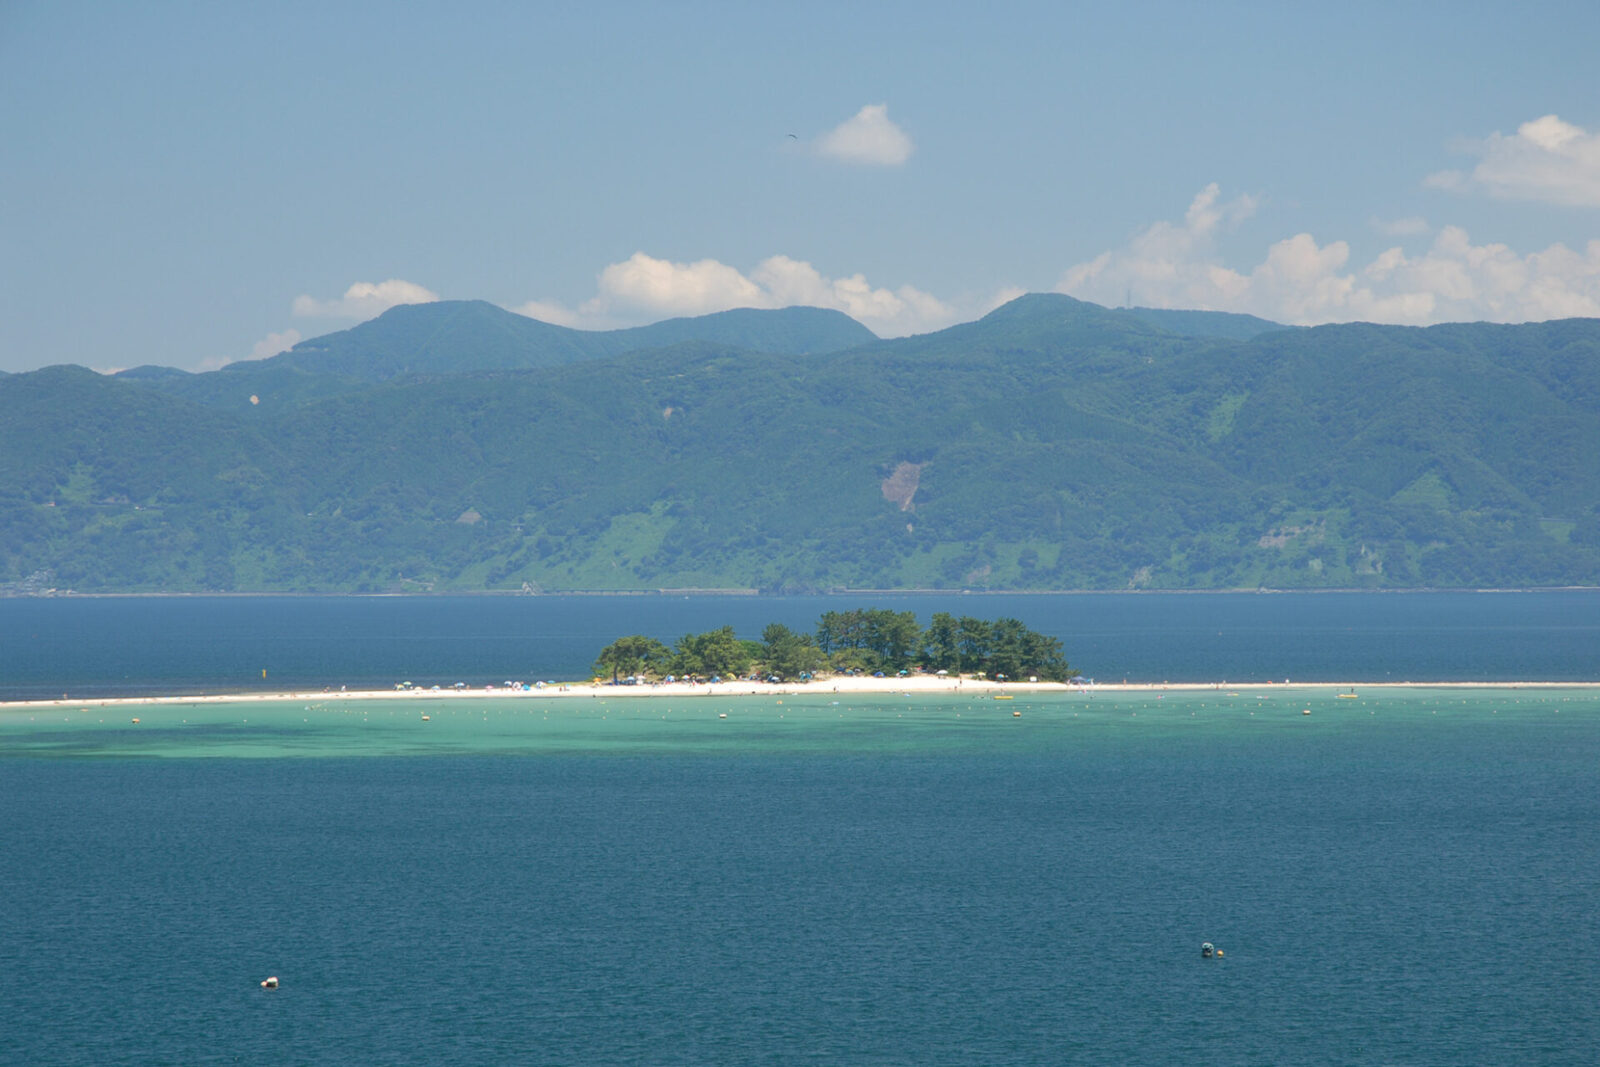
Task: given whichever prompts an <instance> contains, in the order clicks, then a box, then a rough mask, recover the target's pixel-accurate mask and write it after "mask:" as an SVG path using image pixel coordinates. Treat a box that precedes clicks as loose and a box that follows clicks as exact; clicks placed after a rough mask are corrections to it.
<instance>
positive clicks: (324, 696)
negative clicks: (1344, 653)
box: [0, 674, 1600, 712]
mask: <svg viewBox="0 0 1600 1067" xmlns="http://www.w3.org/2000/svg"><path fill="white" fill-rule="evenodd" d="M1592 688H1600V681H1511V682H1508V681H1452V682H1430V681H1423V680H1419V681H1400V682H1388V681H1386V682H1338V683H1335V682H1290V681H1289V680H1287V679H1286V680H1285V681H1283V682H1117V683H1105V682H1095V683H1087V682H1085V683H1078V682H1012V681H1007V682H997V681H994V680H992V679H982V678H969V677H963V678H956V677H947V678H940V677H937V676H934V675H926V674H919V675H911V676H908V677H905V678H869V677H861V676H850V675H840V676H837V677H832V678H822V679H817V680H814V681H810V682H750V681H726V682H716V683H711V684H699V685H696V684H692V683H688V682H660V683H644V684H639V685H612V684H608V683H602V684H595V683H594V682H593V681H582V682H557V683H547V684H545V685H544V686H542V687H540V688H531V689H523V688H512V687H508V686H488V687H479V688H476V689H472V688H462V689H453V688H452V689H446V688H440V689H432V688H426V689H424V688H420V687H410V688H404V689H399V688H392V689H360V690H356V689H350V690H346V689H308V690H290V691H283V692H264V691H261V692H258V691H249V692H233V693H223V692H218V693H204V694H196V695H182V696H138V697H91V698H87V699H85V698H83V697H77V698H74V697H72V696H71V695H70V694H68V695H66V696H63V697H61V698H59V699H50V700H19V701H0V712H4V711H23V710H27V709H30V708H65V707H102V708H108V707H148V706H155V705H163V706H170V705H195V704H245V703H272V702H278V701H323V700H330V699H333V700H409V701H417V700H440V701H450V700H483V699H493V700H550V699H560V700H571V699H595V698H604V699H607V700H609V699H613V698H615V699H628V698H632V697H718V696H725V697H750V696H807V695H814V696H824V695H827V694H830V693H860V694H872V693H878V694H892V693H906V694H916V695H929V696H933V695H940V694H946V695H951V696H957V695H962V696H964V695H982V694H991V695H994V694H1004V693H1085V694H1087V693H1143V692H1195V691H1203V690H1221V691H1226V692H1230V693H1237V692H1245V691H1250V692H1257V693H1260V692H1270V691H1282V692H1289V691H1294V692H1324V693H1325V692H1330V691H1341V692H1351V691H1361V690H1374V689H1379V690H1381V689H1592Z"/></svg>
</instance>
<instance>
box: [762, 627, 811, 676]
mask: <svg viewBox="0 0 1600 1067" xmlns="http://www.w3.org/2000/svg"><path fill="white" fill-rule="evenodd" d="M761 662H762V664H763V665H764V666H765V667H766V668H767V670H769V671H771V672H772V673H773V674H775V675H777V676H778V677H779V678H782V679H784V680H786V681H787V680H792V679H795V678H800V677H803V676H804V675H808V674H815V673H816V672H817V671H820V670H821V669H822V668H823V666H824V664H826V663H827V658H826V657H825V656H823V654H822V649H820V648H818V647H817V644H816V642H815V641H813V640H812V639H811V635H810V634H797V633H795V632H794V631H793V630H791V629H789V628H788V627H787V626H785V625H784V624H783V623H781V622H775V623H772V624H771V625H770V626H768V627H767V628H766V629H765V630H762V631H761Z"/></svg>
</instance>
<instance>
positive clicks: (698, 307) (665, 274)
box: [512, 252, 960, 337]
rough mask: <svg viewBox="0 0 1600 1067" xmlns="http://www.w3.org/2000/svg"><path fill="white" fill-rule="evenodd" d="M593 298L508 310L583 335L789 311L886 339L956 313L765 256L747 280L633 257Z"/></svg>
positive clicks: (905, 288) (910, 290) (912, 291)
mask: <svg viewBox="0 0 1600 1067" xmlns="http://www.w3.org/2000/svg"><path fill="white" fill-rule="evenodd" d="M598 289H599V291H598V292H597V293H596V294H595V296H594V297H592V298H591V299H589V300H586V301H584V302H583V303H582V304H581V305H579V307H578V308H577V309H576V310H572V309H569V308H566V307H564V306H562V305H560V304H556V303H551V302H548V301H530V302H529V303H526V304H523V305H521V306H520V307H517V308H513V309H512V310H514V311H516V312H518V313H519V314H523V315H528V316H531V317H532V318H536V319H542V320H543V321H545V322H556V323H559V324H561V325H563V326H582V327H587V328H590V329H597V328H604V327H611V326H616V325H621V324H630V323H636V322H639V321H654V320H656V319H660V318H669V317H673V316H680V315H706V314H710V313H711V312H714V311H727V310H729V309H730V308H741V307H748V308H783V307H794V306H796V305H806V306H810V307H823V308H831V309H833V310H835V311H842V312H844V313H845V314H846V315H849V316H850V317H851V318H853V319H855V320H856V321H857V322H860V323H862V324H863V325H865V326H867V327H868V328H869V329H871V330H872V331H873V332H874V333H877V334H878V335H880V336H885V337H896V336H903V335H906V334H911V333H924V332H927V331H929V330H937V329H941V328H943V327H945V326H948V325H950V324H951V323H953V322H956V321H957V320H958V319H959V317H960V313H959V312H958V311H957V310H956V309H955V308H952V307H951V306H950V305H948V304H946V303H945V302H944V301H942V300H940V299H938V298H937V297H935V296H933V295H932V294H931V293H927V292H924V291H922V290H921V289H918V288H916V287H915V286H911V285H902V286H899V287H898V288H895V289H889V288H885V287H882V286H874V285H872V284H871V283H870V282H868V281H867V279H866V277H865V276H864V275H861V274H852V275H850V276H848V277H842V278H830V277H827V276H826V275H824V274H823V273H822V272H821V271H819V270H817V269H816V268H815V267H813V266H812V265H811V264H809V263H806V262H803V261H801V260H798V259H793V258H791V257H789V256H782V255H779V256H769V257H768V258H767V259H764V260H762V261H761V262H760V263H759V264H757V265H756V267H755V269H754V270H752V271H750V272H749V273H748V274H746V273H744V272H743V271H740V270H739V269H737V268H735V267H730V266H728V265H727V264H726V263H722V262H720V261H718V260H715V259H702V260H699V261H697V262H694V263H675V262H672V261H671V260H666V259H656V258H655V257H654V256H649V255H646V254H645V253H643V252H635V253H634V254H633V255H632V256H630V257H628V258H627V259H625V260H623V261H622V262H621V263H613V264H611V265H610V266H608V267H606V268H605V269H604V270H602V271H601V272H600V277H599V284H598Z"/></svg>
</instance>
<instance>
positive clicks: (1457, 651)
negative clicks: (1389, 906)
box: [0, 591, 1600, 700]
mask: <svg viewBox="0 0 1600 1067" xmlns="http://www.w3.org/2000/svg"><path fill="white" fill-rule="evenodd" d="M853 607H884V608H893V609H895V610H900V611H913V612H915V613H916V614H917V616H918V619H919V620H920V621H921V622H922V623H923V625H926V624H927V622H928V620H929V617H930V616H931V615H932V614H933V613H934V612H936V611H949V612H951V613H953V614H957V615H962V614H965V615H975V616H978V617H980V618H996V617H999V616H1002V615H1009V616H1013V617H1016V618H1019V619H1021V620H1022V621H1023V622H1024V623H1026V624H1027V625H1029V626H1031V627H1033V628H1034V629H1036V630H1040V631H1042V632H1044V633H1048V634H1051V635H1053V636H1056V637H1059V638H1061V640H1062V642H1063V643H1064V645H1065V649H1066V654H1067V659H1068V660H1069V662H1071V663H1072V664H1073V665H1074V666H1076V667H1078V668H1079V669H1081V670H1082V671H1083V672H1084V674H1085V675H1087V676H1091V677H1095V678H1097V679H1099V680H1102V681H1121V680H1123V679H1124V678H1126V679H1128V680H1131V681H1163V680H1171V681H1222V680H1227V681H1235V682H1245V681H1267V680H1275V681H1280V682H1281V681H1282V680H1283V679H1284V678H1292V679H1294V680H1296V681H1334V682H1339V681H1467V680H1471V681H1494V680H1518V679H1544V680H1566V681H1572V680H1595V679H1600V592H1593V591H1588V592H1562V593H1406V594H1393V593H1389V594H1383V593H1377V594H1374V593H1351V594H1299V593H1284V594H1269V595H1254V594H1126V595H1121V594H1110V595H1068V596H901V597H889V596H880V597H872V598H865V599H861V600H856V599H852V598H839V597H781V598H754V597H724V598H697V599H692V600H691V599H672V598H667V597H412V598H399V597H394V598H391V597H172V598H127V599H78V598H73V599H65V598H63V599H9V600H5V599H0V635H3V637H4V640H0V700H16V699H22V698H27V697H59V696H60V695H61V694H62V693H64V692H65V693H70V694H71V695H72V696H73V697H82V698H88V697H92V696H108V695H117V694H126V695H139V694H147V693H174V692H193V691H202V690H204V691H238V690H245V689H271V690H282V689H285V688H299V687H310V688H321V687H323V686H325V685H332V686H334V687H335V688H337V687H338V686H340V685H349V686H350V687H351V688H372V687H379V688H384V687H388V686H390V685H392V684H394V683H395V682H398V681H403V680H410V681H414V682H417V683H419V684H435V683H437V684H440V685H449V684H451V683H453V682H456V681H464V682H468V683H469V684H474V685H476V684H484V683H491V682H501V681H504V680H507V679H527V680H532V679H536V678H566V679H571V678H578V677H583V676H584V675H585V673H586V672H587V671H588V670H589V668H590V665H591V664H592V663H593V662H594V659H595V656H596V654H597V653H598V652H599V651H600V649H601V648H603V647H604V646H605V645H606V644H607V643H609V642H610V641H611V640H613V639H614V638H616V637H619V636H622V635H624V634H629V633H644V634H649V635H651V636H653V637H657V638H659V639H661V640H662V641H665V642H667V643H669V644H670V643H672V642H673V641H676V640H677V639H678V638H679V637H681V636H682V635H683V634H685V633H690V632H699V631H702V630H707V629H712V628H715V627H718V626H722V625H724V624H731V625H732V626H733V627H734V628H735V630H736V631H737V632H738V633H739V635H740V636H741V637H748V638H757V637H759V636H760V633H761V630H762V628H763V627H764V626H766V624H767V623H769V622H783V623H785V624H787V625H789V626H791V627H794V628H796V629H802V630H807V631H809V630H810V629H812V628H813V627H814V626H815V624H816V621H817V618H818V617H819V616H820V615H821V614H822V613H823V612H825V611H830V610H847V609H849V608H853ZM263 670H265V671H267V675H266V677H265V678H263V677H262V671H263Z"/></svg>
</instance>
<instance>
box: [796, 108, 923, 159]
mask: <svg viewBox="0 0 1600 1067" xmlns="http://www.w3.org/2000/svg"><path fill="white" fill-rule="evenodd" d="M914 147H915V146H914V145H913V144H912V143H911V137H910V136H909V135H908V134H907V133H906V131H904V130H902V129H901V128H900V127H899V126H896V125H895V124H894V123H893V122H891V121H890V119H889V106H888V105H887V104H868V105H867V106H866V107H864V108H862V109H861V110H860V111H857V112H856V113H855V116H854V117H852V118H849V119H846V120H845V121H844V122H842V123H840V124H839V125H838V126H835V127H834V128H833V129H832V130H829V131H828V132H827V133H825V134H823V135H822V136H821V137H820V138H818V139H817V151H818V152H819V153H820V154H822V155H824V156H827V157H829V158H830V159H837V160H841V161H843V162H845V163H861V164H865V165H867V166H874V167H898V166H900V164H902V163H904V162H905V161H906V160H908V159H910V158H911V152H912V150H913V149H914Z"/></svg>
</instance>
